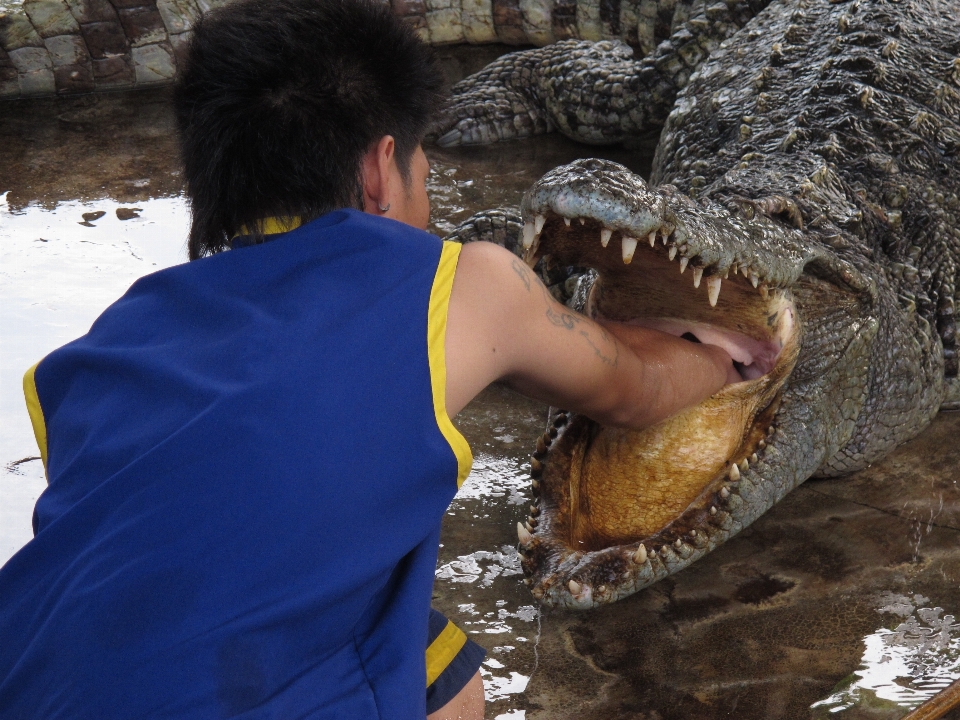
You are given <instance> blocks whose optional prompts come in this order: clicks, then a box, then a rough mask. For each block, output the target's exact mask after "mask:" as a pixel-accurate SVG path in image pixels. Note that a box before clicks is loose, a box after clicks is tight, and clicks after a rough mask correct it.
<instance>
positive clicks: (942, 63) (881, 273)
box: [519, 0, 960, 608]
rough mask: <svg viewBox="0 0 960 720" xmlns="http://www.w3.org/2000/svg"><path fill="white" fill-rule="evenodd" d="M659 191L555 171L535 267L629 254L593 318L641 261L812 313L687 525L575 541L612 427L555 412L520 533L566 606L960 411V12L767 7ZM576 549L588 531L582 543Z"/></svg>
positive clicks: (655, 567) (619, 590) (611, 593)
mask: <svg viewBox="0 0 960 720" xmlns="http://www.w3.org/2000/svg"><path fill="white" fill-rule="evenodd" d="M620 62H621V61H620V60H614V61H613V65H612V66H613V67H616V68H617V71H618V72H619V70H620V65H619V64H618V63H620ZM641 65H642V63H641ZM624 81H626V78H625V80H624ZM589 89H590V88H589V83H588V84H587V85H585V86H582V87H581V88H580V90H581V92H587V91H588V90H589ZM598 92H605V91H604V90H603V88H602V87H601V88H600V89H599V90H598ZM594 102H598V101H596V100H595V101H594ZM602 127H603V126H601V131H602ZM652 184H653V186H654V187H648V186H647V185H646V183H644V182H643V180H641V179H640V178H639V177H637V176H634V175H632V174H631V173H629V171H627V170H626V169H625V168H623V167H621V166H618V165H615V164H613V163H608V162H605V161H600V160H584V161H578V162H577V163H574V164H572V165H569V166H566V167H564V168H559V169H557V170H554V171H552V172H551V173H548V174H547V175H546V176H545V177H544V178H543V179H541V180H540V181H539V182H538V183H537V184H536V185H535V186H534V187H533V188H532V189H531V190H530V191H528V193H527V194H526V196H525V197H524V201H523V204H522V208H521V210H522V213H523V215H524V217H525V218H526V219H527V222H528V224H527V226H526V229H525V230H524V232H523V233H522V240H523V245H524V246H526V248H527V254H528V257H531V258H533V257H540V255H543V254H544V253H546V254H552V255H553V256H555V257H554V260H555V261H558V262H560V263H561V264H568V265H574V264H581V261H583V260H584V259H586V258H592V259H593V260H597V258H601V253H603V252H607V253H610V252H612V253H615V254H614V255H613V256H612V257H613V260H610V259H609V257H607V258H606V259H603V258H601V260H598V261H597V262H598V263H599V264H597V267H598V268H599V277H600V282H597V281H596V278H597V277H598V276H597V274H596V273H590V274H588V275H586V276H584V277H585V280H584V282H582V283H581V284H580V287H579V288H578V289H577V292H576V298H577V301H578V302H579V303H580V304H581V305H582V306H585V307H586V309H588V311H589V310H590V307H587V306H589V305H590V303H591V302H592V303H593V306H594V309H595V307H596V306H599V307H600V308H601V309H603V302H604V299H605V298H607V297H613V296H616V295H617V294H618V293H621V294H622V293H623V292H624V291H623V283H624V282H626V279H627V278H628V272H627V269H624V267H625V266H626V264H627V263H630V262H633V263H640V264H641V268H642V267H646V268H647V271H648V273H651V272H654V271H653V270H651V269H650V268H661V267H669V265H665V264H666V263H674V267H675V266H676V265H675V264H679V267H680V271H681V272H683V270H684V269H686V268H688V267H689V268H690V269H692V270H693V280H694V285H695V286H697V287H700V285H701V282H702V283H703V286H705V289H702V290H700V291H699V292H702V293H703V294H704V295H706V294H707V293H708V292H709V293H710V305H711V306H712V305H714V304H716V302H717V297H718V296H719V298H720V303H721V305H722V303H723V301H724V298H725V297H726V295H725V294H727V293H731V292H733V293H735V294H736V293H741V294H742V293H743V292H748V291H749V289H750V287H749V286H750V285H752V286H753V287H754V288H758V290H759V291H762V292H763V297H764V301H765V302H770V301H769V300H768V299H767V298H768V297H770V296H773V294H775V293H783V297H784V298H785V302H786V301H787V300H789V302H790V303H792V305H791V307H792V309H793V311H795V312H796V315H797V321H798V328H799V331H798V333H797V335H796V338H797V340H798V342H799V350H798V353H797V356H796V364H795V366H794V367H793V369H792V371H791V372H790V373H789V375H788V376H787V378H786V380H785V382H784V384H783V385H782V388H781V389H780V390H779V391H778V397H777V400H776V401H775V402H773V403H771V404H770V405H769V406H768V408H767V410H765V411H764V412H766V413H767V415H765V416H763V417H762V418H760V419H759V420H755V421H754V422H755V423H756V425H755V426H754V428H755V429H760V430H763V433H762V437H760V439H759V440H758V439H757V436H756V434H754V436H751V438H748V439H747V440H745V441H744V445H743V446H742V448H741V450H739V451H737V452H739V453H741V454H742V457H741V456H740V455H738V454H735V455H733V456H731V457H729V458H727V464H726V466H725V467H726V470H725V471H724V472H722V473H720V474H719V475H718V476H717V477H715V478H713V479H712V480H711V481H710V482H708V483H706V484H705V485H704V486H703V490H702V492H701V493H700V495H699V496H697V497H696V498H695V499H694V501H693V502H691V503H690V504H689V506H688V507H687V508H686V509H685V510H684V511H683V512H681V513H679V514H678V515H677V516H676V517H675V518H674V519H673V520H672V521H671V522H668V523H667V524H666V525H664V526H663V527H662V528H660V529H659V530H658V531H656V532H653V533H650V534H648V535H647V536H645V537H635V538H633V540H632V541H630V542H620V541H618V542H614V543H607V544H604V542H602V537H601V539H600V540H596V537H600V536H590V535H579V536H578V535H577V532H579V531H578V530H577V528H576V522H581V523H582V522H583V521H582V518H583V517H584V516H585V513H589V512H596V509H595V507H591V501H593V506H596V505H598V504H600V503H599V498H590V497H587V498H585V504H582V505H580V506H577V505H576V504H575V503H576V502H580V501H581V500H584V499H583V498H577V497H575V496H576V495H577V493H578V492H582V491H589V490H590V488H592V487H599V485H600V484H602V483H600V484H598V483H597V482H596V481H595V480H591V481H590V482H593V483H594V484H593V485H590V484H589V483H587V481H586V480H584V479H583V478H584V477H585V475H584V473H585V472H586V470H585V468H586V467H587V463H586V460H585V459H584V458H586V457H587V454H588V453H589V452H591V448H592V447H595V445H596V443H597V438H609V437H616V435H615V434H613V431H610V430H608V429H605V428H602V427H599V426H597V425H596V424H595V423H592V422H591V421H589V420H587V419H586V418H583V417H582V416H572V415H569V414H567V413H559V414H558V415H556V416H555V419H554V422H553V423H552V424H551V426H550V427H549V428H548V431H547V432H546V433H545V434H544V436H543V438H541V441H540V443H539V445H538V449H537V451H536V453H535V454H534V457H533V459H532V461H531V464H532V474H533V475H534V490H535V494H536V496H537V504H536V506H535V507H534V508H533V511H532V513H531V516H530V518H529V519H528V521H527V523H526V525H525V526H522V527H521V528H520V531H519V532H520V540H521V550H522V552H523V554H524V561H523V564H524V569H525V571H526V572H527V574H528V576H529V577H528V580H527V581H528V583H529V584H531V586H532V589H533V592H534V595H535V596H536V597H538V598H541V599H543V600H544V601H545V602H548V603H553V604H560V605H568V606H571V607H580V608H583V607H592V606H595V605H597V604H599V603H603V602H609V601H612V600H616V599H618V598H620V597H623V596H625V595H628V594H630V593H632V592H635V591H636V590H638V589H639V588H642V587H644V586H646V585H648V584H650V583H651V582H654V581H656V580H658V579H661V578H663V577H665V576H666V575H668V574H670V573H672V572H676V571H677V570H679V569H681V568H683V567H685V566H686V565H688V564H689V563H691V562H693V561H694V560H696V559H697V558H699V557H701V556H702V555H704V554H705V553H706V552H709V551H710V550H711V549H713V548H714V547H716V546H717V545H718V544H720V543H722V542H724V541H725V540H726V539H728V538H729V537H731V536H732V535H734V534H736V533H737V532H739V531H740V530H741V529H742V528H744V527H746V526H747V525H749V524H750V523H751V522H753V521H754V520H755V519H756V518H757V517H759V516H760V515H761V514H762V513H763V512H765V511H766V510H767V509H769V508H770V507H771V506H772V505H773V504H774V503H776V502H777V501H779V500H780V499H781V498H782V497H783V496H784V495H785V494H786V493H788V492H789V491H790V490H791V489H793V488H794V487H796V486H797V485H798V484H800V483H801V482H803V481H804V480H806V479H807V478H809V477H811V476H815V475H819V476H832V475H840V474H844V473H848V472H851V471H854V470H857V469H860V468H863V467H866V466H867V465H868V464H870V463H872V462H875V461H876V460H878V459H879V458H881V457H883V455H884V454H886V453H887V452H889V451H890V450H891V449H892V448H893V447H895V446H896V445H898V444H899V443H902V442H904V441H905V440H907V439H909V438H911V437H913V436H914V435H916V434H917V433H919V432H920V431H921V430H922V429H923V428H924V427H926V425H927V424H928V423H929V422H930V420H931V418H932V417H933V416H934V415H935V414H936V412H937V411H938V409H940V408H941V407H947V408H955V407H958V406H960V383H958V379H957V374H958V366H957V337H956V324H955V315H954V308H955V306H956V303H957V302H958V301H960V297H958V266H960V199H958V196H960V8H958V5H957V3H955V2H951V3H946V2H939V1H938V0H912V1H909V2H908V1H906V0H874V1H871V2H867V1H866V0H853V1H852V2H834V3H830V2H826V1H824V0H786V1H784V0H781V2H777V3H775V4H773V5H771V6H769V7H768V8H767V9H766V10H765V11H763V12H761V13H759V14H758V15H757V16H756V17H755V18H754V19H753V20H752V21H751V22H749V23H748V24H747V25H746V26H745V27H744V28H743V29H742V30H740V31H739V32H737V33H736V34H734V35H732V36H731V37H730V38H729V39H728V40H727V41H725V42H724V43H723V44H722V45H721V46H720V47H718V48H717V49H716V50H715V51H714V52H713V53H712V54H711V56H710V58H709V59H708V60H707V61H706V62H704V63H702V64H701V65H700V66H699V69H698V70H697V72H695V73H694V74H693V75H692V77H691V78H690V80H689V83H688V84H687V85H686V87H685V88H684V90H683V91H682V92H681V93H680V94H679V96H678V97H677V100H676V103H675V105H674V107H673V109H672V111H671V112H670V114H669V117H668V120H667V123H666V126H665V128H664V130H663V134H662V137H661V142H660V146H659V148H658V152H657V156H656V160H655V166H654V171H653V182H652ZM561 219H562V220H563V223H561V222H559V221H560V220H561ZM578 219H579V220H581V221H582V223H580V222H577V220H578ZM583 223H585V224H583ZM539 228H543V233H542V236H541V235H539V234H538V233H537V232H536V231H537V230H538V229H539ZM647 234H649V235H650V245H651V250H650V253H648V254H645V255H643V256H642V257H641V253H640V250H635V248H637V247H638V240H639V247H640V248H641V249H644V252H646V251H645V248H644V245H645V242H644V241H645V239H646V235H647ZM587 235H590V237H589V238H588V237H587ZM660 241H662V248H661V242H660ZM578 243H579V245H578ZM601 244H602V246H603V248H606V247H607V245H608V244H609V245H610V247H612V248H613V247H616V248H619V247H620V246H621V244H622V253H623V261H622V263H623V264H624V265H623V267H622V268H621V270H619V271H618V270H616V268H615V264H616V263H617V262H619V254H620V253H619V252H618V250H602V249H601ZM654 246H655V247H654ZM578 248H579V249H578ZM634 252H637V258H636V259H634V258H633V253H634ZM665 255H667V256H668V257H667V258H665V257H664V256H665ZM604 257H606V256H604ZM611 262H612V263H614V265H611V264H610V263H611ZM604 263H606V264H604ZM583 264H587V263H583ZM659 272H660V271H659V270H657V271H656V273H659ZM605 274H606V276H605ZM738 274H739V275H742V276H744V278H743V279H737V276H738ZM646 277H647V279H648V280H649V279H657V278H659V277H660V275H659V274H652V275H651V274H648V275H647V276H646ZM676 277H677V282H678V283H680V282H681V278H680V275H679V274H678V275H677V276H676ZM687 277H689V275H688V276H687ZM593 282H597V286H595V287H594V288H593V292H592V293H591V292H590V287H589V286H590V284H591V283H593ZM687 282H689V280H686V279H684V280H683V283H684V285H686V283H687ZM731 282H733V283H734V284H733V285H732V286H731V285H730V283H731ZM748 283H749V284H748ZM600 285H602V292H601V293H600V294H599V296H598V293H597V287H598V286H600ZM728 288H730V289H728ZM744 288H745V290H744ZM683 292H684V293H687V294H689V293H690V292H692V291H690V290H689V289H688V288H687V289H684V291H683ZM680 294H681V293H680V292H679V291H678V296H679V295H680ZM737 297H739V295H738V296H737ZM697 312H706V310H703V311H697ZM734 387H735V386H734ZM605 442H609V440H607V441H605ZM743 448H746V449H743ZM592 462H593V464H592V465H591V468H592V469H591V472H593V473H594V475H596V473H597V472H601V473H602V472H603V471H602V463H599V465H600V466H601V470H599V471H598V470H597V469H596V468H597V466H598V463H597V462H596V461H592ZM622 470H623V468H622V467H620V466H617V467H614V466H613V465H610V466H609V471H610V472H611V473H613V472H621V471H622ZM624 502H632V500H631V499H625V500H624ZM578 507H579V509H578ZM575 521H576V522H575ZM604 532H607V531H604ZM576 537H581V538H587V539H586V540H581V541H580V545H579V546H577V543H576V542H574V540H575V538H576ZM591 542H593V543H594V544H595V545H598V546H597V547H593V546H590V543H591Z"/></svg>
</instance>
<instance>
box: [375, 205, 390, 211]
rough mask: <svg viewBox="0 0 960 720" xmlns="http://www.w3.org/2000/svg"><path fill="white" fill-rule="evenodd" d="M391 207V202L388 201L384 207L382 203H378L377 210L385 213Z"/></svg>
mask: <svg viewBox="0 0 960 720" xmlns="http://www.w3.org/2000/svg"><path fill="white" fill-rule="evenodd" d="M389 209H390V203H387V206H386V207H384V206H383V205H381V204H380V203H377V210H379V211H380V212H382V213H385V212H386V211H387V210H389Z"/></svg>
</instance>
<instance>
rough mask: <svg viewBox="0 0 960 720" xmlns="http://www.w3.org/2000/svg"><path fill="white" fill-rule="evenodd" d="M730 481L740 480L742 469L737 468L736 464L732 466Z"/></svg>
mask: <svg viewBox="0 0 960 720" xmlns="http://www.w3.org/2000/svg"><path fill="white" fill-rule="evenodd" d="M730 479H731V480H733V481H734V482H736V481H737V480H739V479H740V468H738V467H737V465H736V463H734V464H733V465H731V466H730Z"/></svg>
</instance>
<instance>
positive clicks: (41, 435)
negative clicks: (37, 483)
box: [23, 363, 47, 472]
mask: <svg viewBox="0 0 960 720" xmlns="http://www.w3.org/2000/svg"><path fill="white" fill-rule="evenodd" d="M39 364H40V363H37V364H36V365H34V366H33V367H32V368H30V369H29V370H27V372H26V373H25V374H24V376H23V396H24V398H25V399H26V401H27V412H28V413H29V414H30V423H31V424H32V425H33V435H34V437H35V438H36V439H37V447H39V448H40V459H41V460H43V470H44V472H46V470H47V424H46V422H44V419H43V408H42V407H40V396H39V395H37V382H36V379H35V377H34V375H35V374H36V372H37V365H39Z"/></svg>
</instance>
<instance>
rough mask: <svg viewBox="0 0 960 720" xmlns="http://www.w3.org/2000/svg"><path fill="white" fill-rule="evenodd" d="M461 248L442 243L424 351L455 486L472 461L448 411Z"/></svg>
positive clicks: (437, 416) (434, 408)
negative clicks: (450, 338) (451, 315)
mask: <svg viewBox="0 0 960 720" xmlns="http://www.w3.org/2000/svg"><path fill="white" fill-rule="evenodd" d="M460 248H461V245H460V243H455V242H449V241H447V242H444V243H443V250H442V251H441V253H440V264H439V265H438V266H437V274H436V275H435V276H434V278H433V288H432V289H431V290H430V308H429V310H428V313H427V353H428V357H429V361H430V384H431V386H432V387H433V411H434V414H435V415H436V418H437V426H438V427H439V428H440V432H441V433H443V436H444V437H445V438H446V439H447V442H448V443H450V448H451V449H452V450H453V454H454V455H456V457H457V470H458V472H457V487H458V488H459V487H460V486H461V485H463V481H464V480H466V479H467V475H469V474H470V468H471V466H472V465H473V453H472V452H471V451H470V445H469V444H468V443H467V441H466V439H465V438H464V437H463V435H461V434H460V431H459V430H457V429H456V428H455V427H454V426H453V423H452V422H451V421H450V417H449V416H448V415H447V350H446V340H447V310H448V309H449V306H450V291H451V290H452V289H453V277H454V275H455V274H456V272H457V261H458V260H459V259H460Z"/></svg>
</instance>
